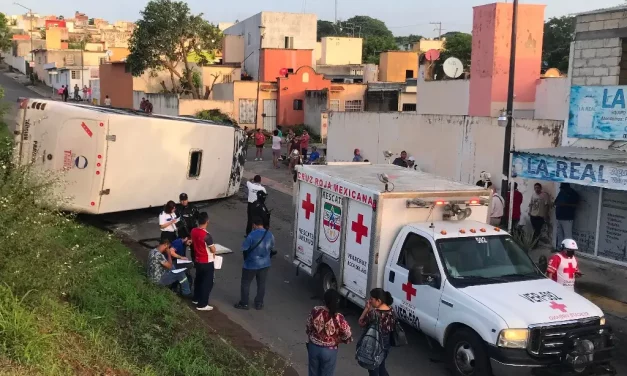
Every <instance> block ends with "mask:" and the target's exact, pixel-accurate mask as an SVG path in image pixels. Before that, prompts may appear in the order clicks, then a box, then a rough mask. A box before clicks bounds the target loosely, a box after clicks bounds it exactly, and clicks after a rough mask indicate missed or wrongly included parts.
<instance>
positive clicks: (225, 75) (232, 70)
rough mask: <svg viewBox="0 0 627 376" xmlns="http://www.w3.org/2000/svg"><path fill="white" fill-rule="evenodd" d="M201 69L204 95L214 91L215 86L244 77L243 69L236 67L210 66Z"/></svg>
mask: <svg viewBox="0 0 627 376" xmlns="http://www.w3.org/2000/svg"><path fill="white" fill-rule="evenodd" d="M199 69H201V70H202V71H201V74H202V85H203V87H202V93H205V92H206V90H213V86H214V85H215V84H221V83H229V82H233V81H238V80H240V78H241V76H242V69H241V68H239V67H235V66H228V65H208V66H206V67H200V68H199Z"/></svg>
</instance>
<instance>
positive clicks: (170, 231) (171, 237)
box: [159, 201, 179, 243]
mask: <svg viewBox="0 0 627 376" xmlns="http://www.w3.org/2000/svg"><path fill="white" fill-rule="evenodd" d="M175 208H176V204H175V203H174V201H168V203H167V204H165V207H164V208H163V211H162V212H161V214H159V228H160V229H161V240H168V241H169V242H170V243H172V242H174V241H175V240H176V238H177V235H176V224H177V223H178V221H179V218H178V217H177V215H176V212H175Z"/></svg>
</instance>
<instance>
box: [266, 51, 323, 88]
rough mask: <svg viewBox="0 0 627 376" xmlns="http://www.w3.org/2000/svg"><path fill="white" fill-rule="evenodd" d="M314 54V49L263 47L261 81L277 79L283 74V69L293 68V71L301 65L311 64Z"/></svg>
mask: <svg viewBox="0 0 627 376" xmlns="http://www.w3.org/2000/svg"><path fill="white" fill-rule="evenodd" d="M312 54H313V51H312V50H293V49H284V48H265V49H263V50H262V51H261V68H260V73H261V81H268V82H272V81H276V80H277V78H278V77H279V76H280V75H281V74H280V72H281V69H291V70H292V73H293V72H296V71H297V70H298V69H299V68H300V67H304V66H311V59H312Z"/></svg>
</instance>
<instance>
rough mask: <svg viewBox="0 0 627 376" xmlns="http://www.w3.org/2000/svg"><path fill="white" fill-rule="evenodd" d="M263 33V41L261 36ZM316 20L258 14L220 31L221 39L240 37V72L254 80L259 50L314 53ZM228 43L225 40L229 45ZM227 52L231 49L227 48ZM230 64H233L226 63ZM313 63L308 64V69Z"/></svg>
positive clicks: (310, 16)
mask: <svg viewBox="0 0 627 376" xmlns="http://www.w3.org/2000/svg"><path fill="white" fill-rule="evenodd" d="M262 32H263V38H261V33H262ZM316 33H317V17H316V15H315V14H307V13H282V12H261V13H258V14H256V15H254V16H252V17H250V18H247V19H245V20H243V21H240V22H238V23H236V24H235V25H233V26H231V27H229V28H227V29H226V30H224V35H225V36H228V35H235V36H241V37H242V38H243V39H244V40H243V42H244V43H243V45H244V53H243V54H242V55H243V56H244V61H242V62H241V63H242V70H243V71H244V72H246V73H247V74H248V75H250V76H251V77H252V78H253V80H257V79H258V78H259V77H258V73H257V71H258V69H259V62H260V60H261V59H260V54H259V51H260V48H283V49H296V50H312V51H313V50H314V48H315V47H316ZM229 40H231V39H227V41H229ZM226 48H227V50H228V49H230V48H231V46H230V45H227V47H226ZM229 62H234V61H229ZM314 63H315V61H313V57H312V61H310V62H309V65H312V64H314Z"/></svg>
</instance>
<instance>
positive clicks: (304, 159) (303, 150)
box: [300, 148, 308, 162]
mask: <svg viewBox="0 0 627 376" xmlns="http://www.w3.org/2000/svg"><path fill="white" fill-rule="evenodd" d="M307 151H308V150H307V148H302V149H300V152H301V153H302V154H303V162H304V161H306V160H307Z"/></svg>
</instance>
